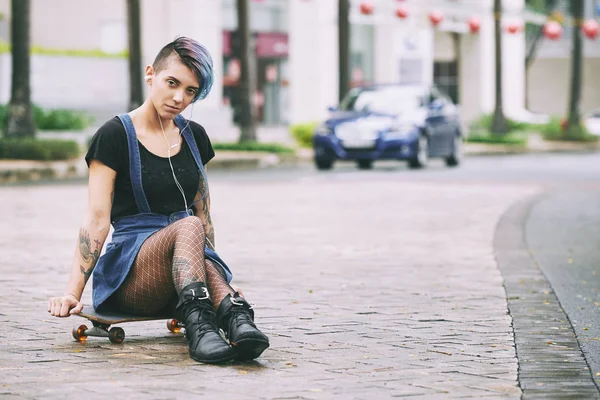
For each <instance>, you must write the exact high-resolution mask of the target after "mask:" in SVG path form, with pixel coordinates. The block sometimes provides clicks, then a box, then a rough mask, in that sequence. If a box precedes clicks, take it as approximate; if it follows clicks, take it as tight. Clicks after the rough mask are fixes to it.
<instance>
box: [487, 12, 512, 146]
mask: <svg viewBox="0 0 600 400" xmlns="http://www.w3.org/2000/svg"><path fill="white" fill-rule="evenodd" d="M494 38H495V42H496V43H495V48H496V49H495V50H496V106H495V107H494V117H493V119H492V126H491V129H490V131H491V132H492V133H493V134H495V135H503V134H505V133H507V132H508V124H507V122H506V117H505V116H504V109H503V107H502V0H494Z"/></svg>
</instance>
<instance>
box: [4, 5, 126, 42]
mask: <svg viewBox="0 0 600 400" xmlns="http://www.w3.org/2000/svg"><path fill="white" fill-rule="evenodd" d="M0 12H2V13H3V14H5V15H6V17H7V19H8V20H10V0H0ZM125 21H126V5H125V1H124V0H102V1H89V0H84V1H82V0H51V1H48V0H31V43H32V44H33V45H37V46H42V47H46V48H59V49H76V50H89V49H102V50H104V51H107V52H119V51H122V50H124V49H126V48H127V28H126V26H125V25H124V24H123V23H124V22H125Z"/></svg>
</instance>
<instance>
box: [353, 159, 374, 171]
mask: <svg viewBox="0 0 600 400" xmlns="http://www.w3.org/2000/svg"><path fill="white" fill-rule="evenodd" d="M356 165H357V166H358V168H359V169H371V168H373V160H357V161H356Z"/></svg>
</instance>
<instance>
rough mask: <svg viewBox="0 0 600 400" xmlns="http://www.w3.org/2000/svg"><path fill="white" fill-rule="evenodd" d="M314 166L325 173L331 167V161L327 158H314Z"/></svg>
mask: <svg viewBox="0 0 600 400" xmlns="http://www.w3.org/2000/svg"><path fill="white" fill-rule="evenodd" d="M315 165H316V167H317V169H318V170H321V171H325V170H328V169H331V168H332V167H333V159H332V158H329V157H315Z"/></svg>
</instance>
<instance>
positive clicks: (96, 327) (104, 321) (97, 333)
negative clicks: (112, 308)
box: [72, 310, 185, 344]
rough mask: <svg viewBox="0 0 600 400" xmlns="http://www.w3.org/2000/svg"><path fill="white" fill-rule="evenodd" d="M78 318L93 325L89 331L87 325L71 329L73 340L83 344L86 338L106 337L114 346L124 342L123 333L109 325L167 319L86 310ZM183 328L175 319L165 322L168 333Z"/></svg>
mask: <svg viewBox="0 0 600 400" xmlns="http://www.w3.org/2000/svg"><path fill="white" fill-rule="evenodd" d="M78 316H80V317H83V318H87V319H88V320H89V321H90V322H91V323H92V324H93V327H92V328H91V329H89V328H88V327H87V325H77V326H75V327H73V331H72V333H73V338H75V340H77V341H79V342H83V341H85V340H86V339H87V337H88V336H93V337H107V338H108V339H109V340H110V341H111V342H112V343H116V344H119V343H122V342H123V340H125V331H124V330H123V329H122V328H119V327H113V328H111V327H110V326H111V324H117V323H123V322H134V321H149V320H156V319H163V318H167V317H165V316H154V317H138V316H132V315H123V314H100V313H96V312H95V311H88V310H85V312H81V313H80V314H78ZM183 327H185V325H184V324H183V323H182V322H181V321H178V320H176V319H170V320H168V321H167V329H168V330H169V331H170V332H173V333H179V332H180V331H181V328H183Z"/></svg>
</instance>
